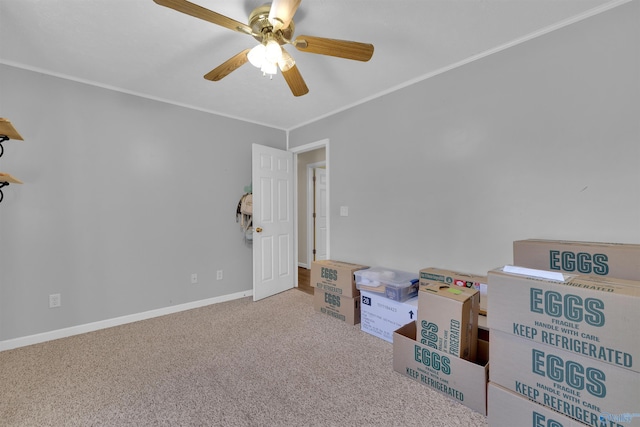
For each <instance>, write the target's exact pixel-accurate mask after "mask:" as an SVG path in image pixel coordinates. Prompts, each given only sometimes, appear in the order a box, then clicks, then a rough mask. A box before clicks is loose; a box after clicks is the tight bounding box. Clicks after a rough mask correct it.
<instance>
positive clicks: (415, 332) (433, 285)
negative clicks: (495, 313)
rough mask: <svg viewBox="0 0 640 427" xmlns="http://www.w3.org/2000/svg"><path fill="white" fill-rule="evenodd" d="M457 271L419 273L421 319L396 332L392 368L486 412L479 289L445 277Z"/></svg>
mask: <svg viewBox="0 0 640 427" xmlns="http://www.w3.org/2000/svg"><path fill="white" fill-rule="evenodd" d="M445 272H446V274H443V273H445ZM451 273H453V274H451ZM456 274H460V273H454V272H447V271H446V270H441V269H435V268H428V269H423V270H421V271H420V290H419V292H418V318H417V322H411V323H409V324H407V325H405V326H403V327H401V328H399V329H398V330H396V331H395V333H394V339H393V368H394V370H396V371H397V372H399V373H401V374H403V375H406V376H408V377H410V378H412V379H414V380H416V381H418V382H421V383H423V384H425V385H428V386H429V387H432V388H434V389H436V390H437V391H439V392H441V393H443V394H445V395H447V396H449V397H451V398H452V399H454V400H456V401H458V402H460V403H462V404H463V405H466V406H468V407H470V408H471V409H474V410H475V411H478V412H480V413H482V414H486V413H487V394H486V393H487V388H486V387H487V380H488V369H489V364H488V352H489V348H488V347H489V343H488V341H486V340H485V339H479V338H478V312H479V310H480V290H479V289H476V288H475V287H474V286H469V287H467V286H466V285H464V286H461V284H460V283H454V281H453V280H449V279H447V278H446V277H449V278H451V277H453V276H454V275H456ZM466 276H469V275H466ZM440 277H442V280H440ZM481 281H482V280H481ZM484 283H486V280H484Z"/></svg>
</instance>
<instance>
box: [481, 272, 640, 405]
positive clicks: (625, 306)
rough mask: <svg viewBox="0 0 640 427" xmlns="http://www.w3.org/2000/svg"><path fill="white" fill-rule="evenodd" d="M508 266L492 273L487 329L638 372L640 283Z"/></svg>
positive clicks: (639, 358)
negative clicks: (511, 270)
mask: <svg viewBox="0 0 640 427" xmlns="http://www.w3.org/2000/svg"><path fill="white" fill-rule="evenodd" d="M509 267H510V266H506V267H503V268H499V269H495V270H492V271H490V272H489V286H491V290H492V297H491V301H490V302H489V311H490V312H491V314H490V315H489V316H488V318H487V320H488V324H489V328H491V329H492V330H493V329H497V330H501V331H503V332H507V333H510V334H514V335H517V336H520V337H522V338H527V339H530V340H533V341H535V342H538V343H542V344H546V345H551V346H554V347H557V348H560V349H562V350H564V351H569V352H571V353H574V354H580V355H582V356H585V357H590V358H593V359H596V360H598V361H599V362H604V363H609V364H612V365H615V366H619V367H621V368H625V369H630V370H633V371H635V372H640V333H638V331H637V327H638V325H640V282H637V281H632V280H621V279H613V278H606V277H593V276H572V275H568V274H566V273H555V274H556V275H560V276H565V277H566V280H565V281H556V280H551V279H545V278H541V277H539V276H540V275H548V274H550V272H546V271H541V270H533V269H522V270H523V273H527V274H515V273H507V272H504V271H503V269H505V268H509ZM639 392H640V390H639ZM638 411H639V412H640V408H638Z"/></svg>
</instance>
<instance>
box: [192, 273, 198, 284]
mask: <svg viewBox="0 0 640 427" xmlns="http://www.w3.org/2000/svg"><path fill="white" fill-rule="evenodd" d="M191 283H193V284H194V285H195V284H196V283H198V273H191Z"/></svg>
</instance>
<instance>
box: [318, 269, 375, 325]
mask: <svg viewBox="0 0 640 427" xmlns="http://www.w3.org/2000/svg"><path fill="white" fill-rule="evenodd" d="M366 268H368V267H367V266H365V265H360V264H351V263H348V262H342V261H334V260H322V261H314V262H313V264H311V286H313V288H314V297H313V307H314V308H315V310H316V311H317V312H319V313H322V314H326V315H328V316H331V317H333V318H336V319H338V320H341V321H343V322H345V323H348V324H349V325H356V324H358V323H360V291H359V290H358V289H357V288H356V282H355V276H354V273H355V272H356V271H359V270H363V269H366Z"/></svg>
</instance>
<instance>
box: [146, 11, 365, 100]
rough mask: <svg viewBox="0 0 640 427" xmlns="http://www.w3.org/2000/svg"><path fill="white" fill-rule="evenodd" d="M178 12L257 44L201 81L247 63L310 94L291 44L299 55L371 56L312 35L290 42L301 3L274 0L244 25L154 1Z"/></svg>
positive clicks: (346, 44) (294, 89) (350, 44)
mask: <svg viewBox="0 0 640 427" xmlns="http://www.w3.org/2000/svg"><path fill="white" fill-rule="evenodd" d="M153 1H154V2H156V3H157V4H159V5H161V6H166V7H168V8H170V9H174V10H177V11H178V12H182V13H185V14H187V15H191V16H194V17H196V18H200V19H203V20H205V21H208V22H211V23H213V24H216V25H220V26H222V27H225V28H228V29H230V30H233V31H237V32H240V33H244V34H248V35H250V36H253V38H255V39H256V40H257V41H258V42H259V43H260V44H258V45H257V46H255V47H253V48H250V49H245V50H243V51H242V52H240V53H238V54H237V55H235V56H233V57H231V58H230V59H228V60H227V61H225V62H223V63H222V64H220V65H219V66H217V67H216V68H214V69H213V70H211V71H210V72H208V73H207V74H205V76H204V78H205V79H207V80H211V81H218V80H221V79H222V78H224V77H226V76H228V75H229V74H230V73H231V72H232V71H234V70H236V69H238V68H240V67H241V66H242V65H244V64H245V63H247V62H250V63H251V64H252V65H254V66H256V67H258V68H260V70H261V71H262V72H263V74H265V75H266V74H269V75H271V76H273V74H276V72H277V69H278V68H280V70H281V71H282V75H283V77H284V79H285V81H286V82H287V84H288V85H289V88H290V89H291V92H292V93H293V95H294V96H301V95H305V94H306V93H308V92H309V89H308V88H307V85H306V83H305V82H304V79H303V78H302V75H301V74H300V71H298V67H297V66H296V62H295V60H294V59H293V57H291V55H289V53H288V52H287V51H286V50H285V49H284V47H283V45H285V44H290V45H293V46H294V47H295V48H296V49H298V50H299V51H302V52H309V53H316V54H320V55H329V56H335V57H338V58H345V59H353V60H356V61H364V62H366V61H368V60H369V59H371V56H372V55H373V45H371V44H368V43H359V42H353V41H347V40H336V39H327V38H323V37H313V36H297V37H296V38H295V39H292V37H293V33H294V30H295V26H294V23H293V15H295V13H296V10H297V9H298V6H300V1H301V0H273V2H272V3H267V4H264V5H262V6H258V7H257V8H255V9H254V10H253V11H252V12H251V14H250V15H249V24H248V25H246V24H243V23H242V22H238V21H236V20H234V19H231V18H228V17H226V16H224V15H221V14H219V13H216V12H213V11H212V10H209V9H206V8H204V7H202V6H199V5H197V4H194V3H191V2H188V1H187V0H153Z"/></svg>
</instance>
